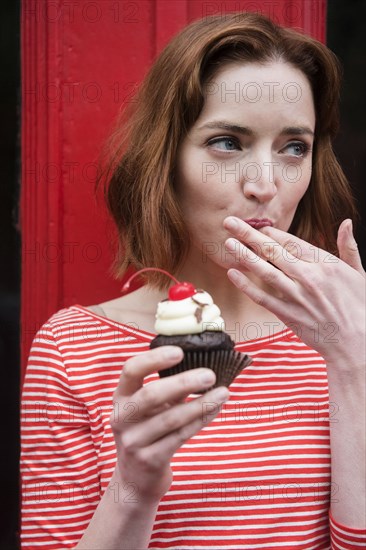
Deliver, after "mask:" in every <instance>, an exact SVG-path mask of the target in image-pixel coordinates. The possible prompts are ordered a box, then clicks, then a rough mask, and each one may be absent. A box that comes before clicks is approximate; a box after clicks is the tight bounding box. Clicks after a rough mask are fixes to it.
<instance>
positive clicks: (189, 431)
mask: <svg viewBox="0 0 366 550" xmlns="http://www.w3.org/2000/svg"><path fill="white" fill-rule="evenodd" d="M228 398H229V390H228V389H227V388H224V387H221V388H216V389H215V390H212V392H209V393H207V394H206V395H205V396H204V397H202V398H198V399H195V400H193V401H192V402H191V403H192V404H196V402H198V403H197V405H198V407H199V408H197V411H196V414H192V415H191V420H190V422H188V423H184V424H183V423H181V426H180V427H178V429H175V430H174V431H171V432H170V433H169V434H167V435H166V436H165V437H163V438H160V439H158V440H157V441H156V442H155V443H153V444H151V445H150V446H148V447H146V448H145V450H144V452H146V453H149V455H150V456H153V457H155V460H159V457H164V456H167V455H168V456H173V454H174V453H175V452H176V451H177V450H178V449H179V448H180V447H181V446H182V445H183V444H184V443H186V441H188V440H189V439H190V438H191V437H193V436H194V435H195V434H197V433H198V432H199V431H200V430H201V429H202V428H203V427H204V426H207V424H209V423H210V422H212V420H214V418H215V417H216V416H217V415H218V414H219V412H220V410H221V406H222V405H223V404H224V403H225V401H227V399H228ZM191 403H189V405H190V404H191ZM187 405H188V404H186V405H185V406H187ZM160 460H161V458H160Z"/></svg>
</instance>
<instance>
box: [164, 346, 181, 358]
mask: <svg viewBox="0 0 366 550" xmlns="http://www.w3.org/2000/svg"><path fill="white" fill-rule="evenodd" d="M164 357H165V358H166V359H180V358H181V357H182V350H181V348H178V347H171V348H170V347H169V348H167V349H165V350H164Z"/></svg>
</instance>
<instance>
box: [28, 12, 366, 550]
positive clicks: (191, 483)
mask: <svg viewBox="0 0 366 550" xmlns="http://www.w3.org/2000/svg"><path fill="white" fill-rule="evenodd" d="M338 90H339V68H338V65H337V62H336V60H335V58H334V56H333V54H332V53H331V52H330V51H329V50H328V49H327V48H325V47H324V46H323V45H321V44H319V43H318V42H317V41H315V40H313V39H311V38H309V37H306V36H303V35H301V34H299V33H296V32H294V31H292V30H285V29H281V28H280V27H277V26H276V25H274V24H273V23H271V22H270V21H269V20H267V19H265V18H263V17H260V16H258V15H254V14H245V13H242V14H232V15H228V16H226V17H224V18H222V17H211V18H207V19H205V20H202V21H196V22H194V23H192V24H191V25H190V26H189V27H187V28H186V29H185V30H183V31H182V33H180V35H178V36H177V37H176V38H175V39H174V40H173V41H172V42H171V43H170V44H169V45H168V46H167V48H166V49H165V50H164V52H163V53H162V54H161V56H160V57H159V58H158V60H157V61H156V63H155V64H154V66H153V67H152V69H151V71H150V74H149V75H148V76H147V78H146V80H145V83H144V84H143V86H142V88H141V90H140V94H139V98H138V103H137V106H136V112H135V113H132V114H131V115H130V116H131V123H130V125H129V128H128V132H127V130H126V125H123V126H121V129H120V130H119V131H117V133H116V135H115V136H114V140H113V144H114V145H113V146H114V156H113V158H112V160H111V162H110V165H109V171H108V173H107V180H108V183H109V185H108V190H107V201H108V205H109V208H110V211H111V214H112V216H113V217H114V219H115V221H116V223H117V227H118V229H119V234H120V237H121V245H122V247H121V248H123V259H122V257H120V258H118V259H117V262H116V266H115V267H116V272H117V274H121V273H123V272H124V270H125V268H126V267H127V266H128V265H133V266H134V267H135V268H137V269H140V268H143V267H151V266H159V267H160V268H165V269H168V270H169V271H170V272H171V273H174V275H175V276H176V277H177V278H178V279H180V280H187V281H191V282H193V283H194V284H195V286H196V287H200V288H204V289H205V290H206V291H208V292H209V293H210V294H211V295H212V296H213V297H214V301H215V303H217V304H219V306H220V308H221V311H222V315H223V317H224V319H225V321H226V330H227V332H229V333H230V334H231V335H232V337H233V338H234V339H235V341H236V349H238V350H240V351H245V352H246V353H248V354H249V355H251V356H252V358H253V363H252V364H251V365H250V366H249V367H247V368H246V369H245V371H243V373H242V374H241V375H240V376H239V377H238V378H237V379H236V380H235V381H234V383H233V384H232V385H231V387H230V392H229V390H227V389H226V388H222V387H221V388H217V389H215V390H210V391H209V392H207V393H206V394H204V395H202V396H201V397H198V398H192V397H190V398H188V399H186V398H187V397H188V396H189V395H190V394H192V393H195V392H197V391H199V390H202V389H206V388H209V387H211V386H212V384H213V381H214V375H213V373H212V372H211V371H209V370H208V369H199V370H197V371H190V372H188V373H183V374H179V375H176V376H172V377H168V378H164V379H162V380H160V379H159V377H158V375H157V371H159V370H163V369H165V368H167V367H169V366H172V365H174V364H176V363H177V362H179V361H180V360H181V358H182V351H181V350H180V348H177V347H172V346H168V347H161V348H158V349H155V350H151V351H149V343H150V341H151V339H152V338H153V337H154V333H155V331H154V321H155V311H156V305H157V303H158V302H159V301H160V300H162V299H164V298H165V297H166V289H167V287H168V286H169V279H167V278H165V277H164V276H163V275H162V274H161V273H158V272H148V273H147V274H146V275H147V276H146V283H147V284H145V285H144V286H143V287H141V288H139V289H138V290H136V291H134V292H132V293H131V294H128V295H126V296H122V297H118V298H117V299H115V300H112V301H110V302H106V303H104V304H100V305H99V306H92V307H90V308H84V307H82V306H79V305H76V306H73V307H71V308H67V309H63V310H61V311H60V312H58V313H56V314H55V315H54V316H53V317H52V318H51V319H50V320H49V322H48V323H46V324H45V325H44V327H43V328H42V330H41V331H40V333H39V334H38V335H37V337H36V339H35V341H34V344H33V347H32V351H31V355H30V358H29V365H28V369H27V379H26V382H25V386H24V394H23V453H22V459H23V494H24V504H23V529H22V540H23V547H24V548H35V547H40V546H42V547H43V548H48V549H51V548H52V549H53V548H57V549H60V548H77V549H92V548H95V549H96V548H98V549H112V548H129V549H131V548H133V549H138V548H147V547H149V548H220V549H222V548H248V549H253V548H261V549H263V548H288V549H290V548H291V549H293V548H303V549H305V548H306V549H307V550H309V549H310V548H314V549H315V548H316V549H323V548H330V547H331V548H337V549H338V548H339V549H340V548H347V549H351V548H352V549H353V548H360V547H361V546H362V545H363V544H364V543H365V542H366V531H365V525H364V519H365V510H364V506H365V498H364V487H365V471H364V469H365V464H364V448H365V447H364V438H365V426H364V420H365V415H364V407H365V401H364V399H365V378H364V368H365V307H364V304H365V296H364V290H365V280H364V271H363V269H362V266H361V262H360V258H359V255H358V253H357V247H356V243H355V241H354V238H353V235H352V225H351V218H353V217H354V216H355V212H354V207H353V203H352V199H351V196H350V192H349V189H348V186H347V183H346V181H345V178H344V176H343V174H342V171H341V169H340V167H339V166H338V164H337V161H336V159H335V157H334V154H333V152H332V149H331V144H330V140H331V138H332V137H333V136H334V133H335V131H336V128H337V99H338ZM126 135H127V140H126V141H127V143H128V144H127V145H126V144H125V142H124V136H126ZM122 136H123V138H122ZM121 367H122V372H121ZM148 382H150V383H148ZM329 403H330V405H329Z"/></svg>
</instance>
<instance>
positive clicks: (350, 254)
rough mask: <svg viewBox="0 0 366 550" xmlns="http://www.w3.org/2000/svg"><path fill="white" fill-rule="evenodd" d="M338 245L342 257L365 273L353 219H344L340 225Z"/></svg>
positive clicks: (357, 269)
mask: <svg viewBox="0 0 366 550" xmlns="http://www.w3.org/2000/svg"><path fill="white" fill-rule="evenodd" d="M337 246H338V252H339V257H340V259H341V260H343V261H344V262H346V263H347V264H348V265H349V266H351V267H353V268H354V269H356V271H358V272H359V273H362V275H364V274H365V271H364V269H363V267H362V263H361V258H360V254H359V252H358V247H357V243H356V241H355V238H354V236H353V230H352V220H349V219H348V220H343V222H342V223H341V225H340V226H339V229H338V237H337Z"/></svg>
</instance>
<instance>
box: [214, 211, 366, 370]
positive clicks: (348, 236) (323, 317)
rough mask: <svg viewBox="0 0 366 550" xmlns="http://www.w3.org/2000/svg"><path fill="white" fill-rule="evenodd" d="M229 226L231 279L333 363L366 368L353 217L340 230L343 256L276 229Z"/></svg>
mask: <svg viewBox="0 0 366 550" xmlns="http://www.w3.org/2000/svg"><path fill="white" fill-rule="evenodd" d="M224 227H225V228H226V229H227V230H228V231H229V232H230V233H231V234H232V235H233V236H234V237H235V239H233V238H230V239H228V240H227V241H226V243H225V247H226V249H227V250H228V251H229V252H230V253H231V254H232V255H233V257H234V259H235V263H236V264H237V269H229V271H228V277H229V279H230V280H231V281H232V282H233V283H234V284H235V285H236V286H237V287H238V288H239V289H240V290H242V291H243V292H245V294H247V295H248V296H249V297H250V298H251V299H252V300H253V301H254V302H256V303H257V304H259V305H261V306H263V307H265V308H266V309H268V310H270V311H271V312H272V313H274V314H275V315H276V316H277V317H278V318H279V319H280V320H281V321H283V322H284V323H285V324H286V325H288V326H289V327H290V328H291V329H292V330H294V332H296V333H297V334H298V336H299V337H300V338H301V339H302V341H303V342H305V343H306V344H307V345H308V346H310V347H311V348H314V349H316V350H317V351H318V352H319V353H320V354H321V355H323V357H324V358H325V359H326V361H327V362H328V363H335V364H337V365H343V366H344V367H342V368H346V369H347V368H348V366H351V365H352V368H354V367H356V366H357V367H359V368H361V369H362V368H364V365H365V327H366V319H365V286H366V285H365V271H364V269H363V267H362V264H361V259H360V256H359V253H358V250H357V244H356V241H355V239H354V237H353V234H352V222H351V220H344V221H343V222H342V224H341V225H340V227H339V230H338V239H337V246H338V251H339V258H338V257H336V256H334V255H332V254H329V253H328V252H326V251H325V250H322V249H320V248H317V247H315V246H313V245H311V244H309V243H307V242H306V241H303V240H301V239H299V238H297V237H295V236H293V235H291V234H289V233H286V232H284V231H281V230H279V229H275V228H274V227H264V228H262V229H261V230H260V231H258V230H256V229H254V228H253V227H251V226H250V225H248V224H247V223H245V222H244V221H242V220H240V219H239V218H234V217H229V218H226V219H225V221H224ZM242 271H247V272H248V271H249V272H250V273H252V274H253V275H255V276H256V277H257V278H258V279H259V280H260V281H261V282H263V283H265V284H264V285H258V284H256V283H255V282H254V280H252V279H251V278H249V277H247V276H246V275H245V274H244V273H243V272H242Z"/></svg>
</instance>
